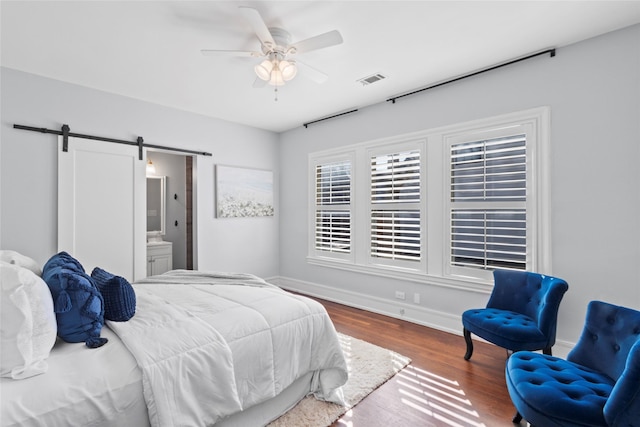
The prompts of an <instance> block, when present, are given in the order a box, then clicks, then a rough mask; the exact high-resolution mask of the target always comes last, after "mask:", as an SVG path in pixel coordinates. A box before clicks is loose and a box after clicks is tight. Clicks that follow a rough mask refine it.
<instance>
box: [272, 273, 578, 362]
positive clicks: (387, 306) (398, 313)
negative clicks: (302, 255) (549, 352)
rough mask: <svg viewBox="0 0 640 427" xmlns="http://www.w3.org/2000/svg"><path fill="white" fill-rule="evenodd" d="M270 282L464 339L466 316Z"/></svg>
mask: <svg viewBox="0 0 640 427" xmlns="http://www.w3.org/2000/svg"><path fill="white" fill-rule="evenodd" d="M267 281H268V282H270V283H273V284H274V285H277V286H280V287H281V288H283V289H286V290H290V291H294V292H299V293H301V294H305V295H310V296H313V297H316V298H321V299H325V300H328V301H332V302H336V303H339V304H344V305H347V306H349V307H354V308H359V309H362V310H367V311H371V312H373V313H378V314H382V315H385V316H389V317H393V318H396V319H402V320H406V321H407V322H411V323H416V324H418V325H422V326H427V327H429V328H433V329H437V330H439V331H444V332H449V333H451V334H455V335H460V336H462V313H458V314H451V313H445V312H442V311H437V310H432V309H428V308H425V307H422V306H419V305H416V304H410V303H406V302H400V301H391V300H387V299H383V298H378V297H374V296H371V295H367V294H362V293H357V292H352V291H345V290H343V289H337V288H333V287H330V286H325V285H321V284H319V283H313V282H307V281H303V280H297V279H292V278H289V277H282V276H275V277H270V278H268V279H267ZM474 339H479V340H481V338H479V337H476V336H474ZM574 345H575V343H571V342H568V341H560V340H556V344H555V345H554V347H553V353H554V356H558V357H563V358H564V357H566V355H567V354H568V353H569V351H570V350H571V349H572V348H573V346H574Z"/></svg>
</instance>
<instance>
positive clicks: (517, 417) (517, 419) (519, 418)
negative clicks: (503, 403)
mask: <svg viewBox="0 0 640 427" xmlns="http://www.w3.org/2000/svg"><path fill="white" fill-rule="evenodd" d="M511 421H513V423H514V424H520V421H522V415H520V412H516V414H515V415H514V416H513V419H512V420H511Z"/></svg>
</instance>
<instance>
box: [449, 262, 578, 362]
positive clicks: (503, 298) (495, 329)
mask: <svg viewBox="0 0 640 427" xmlns="http://www.w3.org/2000/svg"><path fill="white" fill-rule="evenodd" d="M493 279H494V286H493V291H492V293H491V296H490V297H489V302H488V303H487V306H486V308H477V309H471V310H467V311H465V312H464V313H462V325H463V334H464V339H465V341H466V343H467V353H466V354H465V356H464V358H465V359H466V360H469V359H470V358H471V355H472V354H473V341H472V340H471V334H472V333H473V334H475V335H477V336H479V337H481V338H484V339H485V340H487V341H489V342H491V343H493V344H495V345H497V346H499V347H502V348H505V349H507V351H510V352H516V351H521V350H530V351H535V350H542V351H543V352H544V353H545V354H551V347H552V346H553V344H555V342H556V324H557V319H558V308H559V307H560V302H561V301H562V297H563V296H564V293H565V292H566V291H567V289H569V285H567V282H565V281H564V280H562V279H559V278H557V277H552V276H545V275H543V274H538V273H533V272H529V271H512V270H495V271H494V272H493Z"/></svg>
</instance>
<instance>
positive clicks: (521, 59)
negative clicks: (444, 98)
mask: <svg viewBox="0 0 640 427" xmlns="http://www.w3.org/2000/svg"><path fill="white" fill-rule="evenodd" d="M547 53H548V54H549V56H550V57H551V58H553V57H554V56H556V50H555V49H547V50H544V51H542V52H538V53H533V54H531V55H527V56H524V57H521V58H517V59H514V60H511V61H508V62H503V63H501V64H497V65H493V66H491V67H489V68H484V69H482V70H478V71H474V72H472V73H469V74H465V75H463V76H460V77H455V78H453V79H451V80H447V81H444V82H440V83H437V84H434V85H432V86H429V87H425V88H422V89H418V90H414V91H413V92H409V93H405V94H403V95H398V96H394V97H393V98H389V99H387V102H389V101H391V103H392V104H395V103H396V99H400V98H404V97H405V96H409V95H415V94H416V93H419V92H424V91H425V90H429V89H434V88H436V87H440V86H443V85H446V84H449V83H453V82H457V81H458V80H462V79H466V78H467V77H473V76H477V75H478V74H482V73H486V72H487V71H492V70H495V69H497V68H501V67H505V66H507V65H511V64H515V63H516V62H520V61H524V60H526V59H531V58H535V57H536V56H540V55H546V54H547Z"/></svg>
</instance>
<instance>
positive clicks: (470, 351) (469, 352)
mask: <svg viewBox="0 0 640 427" xmlns="http://www.w3.org/2000/svg"><path fill="white" fill-rule="evenodd" d="M462 334H463V335H464V340H465V342H466V343H467V353H466V354H465V355H464V360H469V359H471V355H472V354H473V341H471V332H469V331H468V330H467V328H463V329H462Z"/></svg>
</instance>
